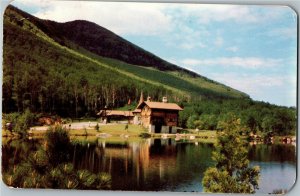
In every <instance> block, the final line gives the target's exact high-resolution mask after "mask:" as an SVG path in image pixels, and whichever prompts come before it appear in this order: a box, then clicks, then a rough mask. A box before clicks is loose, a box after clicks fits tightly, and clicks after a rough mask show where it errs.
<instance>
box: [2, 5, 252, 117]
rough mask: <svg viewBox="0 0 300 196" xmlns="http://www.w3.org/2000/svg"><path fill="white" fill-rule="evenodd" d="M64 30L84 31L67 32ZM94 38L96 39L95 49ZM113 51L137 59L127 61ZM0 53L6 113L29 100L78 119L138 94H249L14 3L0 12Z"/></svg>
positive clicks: (88, 26)
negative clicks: (0, 40)
mask: <svg viewBox="0 0 300 196" xmlns="http://www.w3.org/2000/svg"><path fill="white" fill-rule="evenodd" d="M56 29H64V30H62V31H61V32H62V33H59V32H60V31H58V30H56ZM68 29H69V32H74V31H75V32H82V33H83V34H84V35H82V34H78V35H75V34H76V33H73V34H70V35H68V36H67V33H66V31H67V30H68ZM92 35H94V36H92ZM79 37H82V39H80V38H79ZM87 40H90V41H87ZM101 40H102V41H101ZM98 42H99V43H98ZM88 43H90V44H88ZM93 43H98V44H97V46H98V48H96V49H95V51H94V50H92V49H91V48H95V47H94V46H93ZM100 43H103V45H101V44H100ZM101 48H106V50H105V51H106V52H107V53H105V54H104V53H102V52H101V51H102V50H103V49H101ZM125 49H126V50H125ZM117 54H121V56H124V55H125V56H126V55H128V56H129V57H130V58H129V59H135V58H137V57H138V58H137V59H140V60H139V61H136V60H133V61H129V62H126V60H125V59H122V58H123V57H120V56H117V57H116V56H115V55H117ZM3 55H4V56H3V57H4V58H3V59H4V62H3V73H4V74H3V75H4V81H3V103H4V104H3V109H4V111H7V112H9V111H15V110H18V111H22V110H24V108H26V107H28V105H30V107H31V108H32V109H33V110H34V111H41V112H58V113H59V114H65V115H76V116H77V115H78V114H80V115H82V114H85V113H93V112H95V111H96V110H98V109H99V108H101V107H104V105H107V106H109V107H111V108H116V107H122V106H124V105H125V104H126V103H127V102H128V100H129V99H130V100H132V101H133V102H134V101H137V100H138V99H139V95H140V93H141V91H143V92H144V94H145V96H148V95H149V96H151V97H152V98H153V99H154V100H159V99H161V97H162V96H166V95H167V96H168V97H169V100H171V101H177V102H180V101H191V100H204V99H208V98H209V99H231V98H248V96H247V95H246V94H244V93H241V92H239V91H236V90H234V89H232V88H230V87H227V86H225V85H222V84H219V83H216V82H214V81H212V80H209V79H207V78H205V77H201V76H199V75H197V74H195V73H193V72H191V71H188V70H185V69H183V68H180V67H178V66H175V65H172V64H169V63H167V62H166V61H164V60H162V59H160V58H158V57H156V56H154V55H152V54H150V53H148V52H146V51H144V50H143V49H141V48H139V47H137V46H135V45H133V44H131V43H129V42H127V41H126V40H124V39H122V38H121V37H119V36H117V35H115V34H113V33H112V32H110V31H108V30H106V29H104V28H102V27H100V26H98V25H96V24H93V23H90V22H87V21H74V22H69V23H56V22H53V21H47V20H41V19H38V18H36V17H34V16H31V15H29V14H27V13H25V12H23V11H21V10H18V9H17V8H15V7H12V6H9V7H8V8H7V9H6V12H5V15H4V51H3ZM142 56H143V57H142ZM107 57H111V58H107ZM122 60H123V61H122ZM152 60H153V61H152ZM130 63H135V64H130ZM162 70H164V71H162Z"/></svg>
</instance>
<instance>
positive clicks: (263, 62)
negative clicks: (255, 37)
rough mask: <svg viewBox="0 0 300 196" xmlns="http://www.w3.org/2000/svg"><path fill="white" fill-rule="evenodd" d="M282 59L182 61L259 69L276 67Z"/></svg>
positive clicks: (246, 58)
mask: <svg viewBox="0 0 300 196" xmlns="http://www.w3.org/2000/svg"><path fill="white" fill-rule="evenodd" d="M282 61H283V60H282V59H272V58H258V57H245V58H243V57H219V58H214V59H184V60H182V61H181V63H182V64H183V65H186V66H207V65H217V66H235V67H242V68H250V69H258V68H263V67H276V66H279V65H280V64H281V63H282Z"/></svg>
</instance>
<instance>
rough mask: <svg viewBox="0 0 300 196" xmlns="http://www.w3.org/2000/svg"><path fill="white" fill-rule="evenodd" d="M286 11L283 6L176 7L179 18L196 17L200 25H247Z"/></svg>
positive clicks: (272, 18)
mask: <svg viewBox="0 0 300 196" xmlns="http://www.w3.org/2000/svg"><path fill="white" fill-rule="evenodd" d="M286 10H290V9H289V8H288V7H283V6H269V7H267V6H265V7H262V6H244V5H222V4H214V5H212V4H211V5H209V4H199V5H194V4H185V5H180V6H178V10H177V12H178V14H180V15H181V17H186V18H187V17H189V16H190V15H193V16H197V19H198V22H199V23H202V24H205V23H210V22H226V21H233V22H237V23H243V24H249V23H261V22H266V21H272V20H275V19H277V18H279V17H280V16H281V15H282V12H284V11H286Z"/></svg>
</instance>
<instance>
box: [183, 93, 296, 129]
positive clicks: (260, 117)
mask: <svg viewBox="0 0 300 196" xmlns="http://www.w3.org/2000/svg"><path fill="white" fill-rule="evenodd" d="M185 106H186V107H185V109H184V110H183V111H182V112H180V116H179V117H180V119H179V123H180V125H181V126H183V127H187V128H191V129H197V128H198V129H199V130H219V129H220V127H221V125H220V122H222V121H223V120H224V119H225V118H226V117H227V116H228V115H231V114H234V115H236V116H237V117H238V118H240V119H241V125H242V126H241V127H242V129H244V130H246V131H248V132H249V133H250V132H252V133H254V134H256V133H257V132H263V133H265V134H267V133H270V132H272V133H273V134H276V135H289V134H292V135H294V134H295V133H296V108H293V107H290V108H288V107H283V106H276V105H272V104H269V103H265V102H258V101H253V100H250V99H234V100H221V101H213V100H212V101H202V102H198V103H192V104H185Z"/></svg>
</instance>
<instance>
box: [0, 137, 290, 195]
mask: <svg viewBox="0 0 300 196" xmlns="http://www.w3.org/2000/svg"><path fill="white" fill-rule="evenodd" d="M29 143H30V144H29V145H31V146H32V145H40V143H41V142H39V141H33V140H32V141H29ZM22 145H25V141H24V142H20V141H17V140H14V141H11V142H5V143H3V146H2V148H3V154H2V165H3V168H2V169H3V172H4V173H5V171H7V170H8V169H9V167H11V163H12V162H15V163H16V162H19V160H16V159H22V157H26V156H22V152H19V151H18V152H15V151H16V150H15V149H16V148H18V146H22ZM22 148H24V147H22ZM30 148H32V147H27V148H26V149H30ZM18 149H20V148H18ZM212 151H213V144H212V143H202V142H199V141H198V142H196V141H175V140H174V139H140V140H136V141H130V142H128V141H126V140H125V139H124V140H121V139H120V141H106V140H104V139H93V140H88V141H85V140H80V141H77V142H73V145H72V148H71V153H70V154H71V155H72V163H73V165H74V167H75V168H76V169H78V170H79V169H87V170H89V171H91V172H93V173H99V172H107V173H109V174H111V178H112V184H111V189H113V190H137V191H138V190H143V191H180V192H181V191H188V192H202V191H203V187H202V184H201V181H202V178H203V173H204V171H205V170H206V169H207V168H208V167H209V166H212V165H213V164H214V162H213V160H212V159H211V153H212ZM12 155H14V157H15V158H14V160H11V159H10V158H9V157H10V156H12ZM19 155H20V156H19ZM249 160H250V164H251V165H259V166H260V168H261V178H260V183H259V190H257V191H256V192H257V193H272V192H273V191H277V190H289V189H290V188H291V187H292V186H293V184H294V182H295V180H296V153H295V146H293V145H288V144H272V145H266V144H257V145H251V146H250V145H249Z"/></svg>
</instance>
